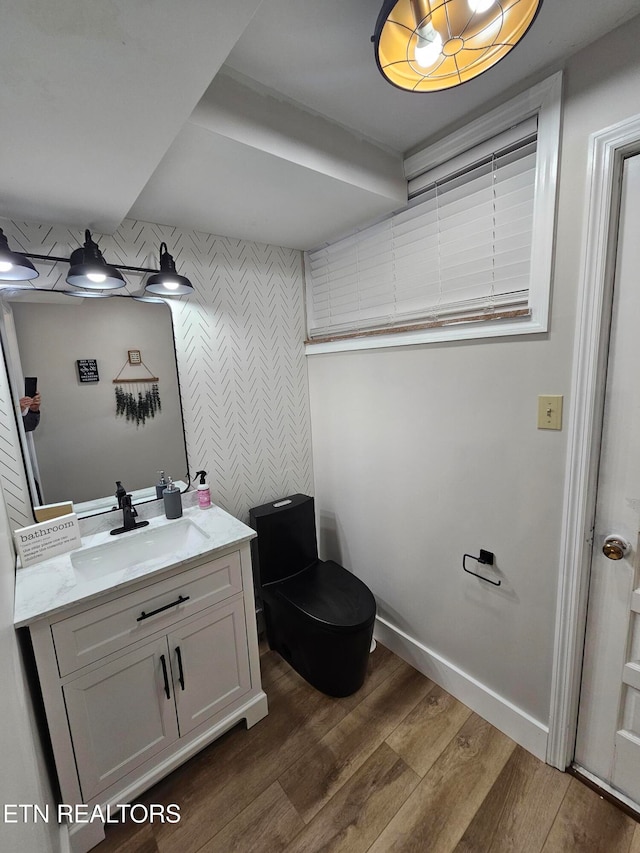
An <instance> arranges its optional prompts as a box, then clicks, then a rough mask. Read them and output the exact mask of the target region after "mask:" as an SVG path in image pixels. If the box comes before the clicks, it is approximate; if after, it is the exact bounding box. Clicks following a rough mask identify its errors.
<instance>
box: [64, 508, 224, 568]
mask: <svg viewBox="0 0 640 853" xmlns="http://www.w3.org/2000/svg"><path fill="white" fill-rule="evenodd" d="M207 539H209V536H208V535H207V534H206V533H205V532H204V530H201V529H200V528H199V527H198V525H197V524H194V523H193V521H190V520H189V519H187V518H180V519H178V520H177V521H172V522H171V523H170V524H163V525H161V526H160V527H154V526H153V522H152V523H151V525H150V526H149V527H144V528H142V529H141V530H136V531H131V532H130V533H122V534H120V535H119V537H118V538H116V537H114V540H115V541H113V542H105V543H104V544H103V545H95V546H94V547H93V548H84V549H82V550H80V551H74V552H73V553H72V554H71V565H72V566H73V568H74V570H75V573H76V575H77V576H78V577H79V578H80V579H81V580H93V579H94V578H98V577H102V576H103V575H108V574H111V572H115V571H122V570H123V569H127V568H129V567H135V566H138V565H140V563H147V562H149V561H152V560H158V559H160V558H162V557H163V556H164V555H165V554H176V553H182V552H186V553H188V552H190V551H191V550H192V549H193V548H195V547H196V546H202V545H204V544H205V543H206V541H207Z"/></svg>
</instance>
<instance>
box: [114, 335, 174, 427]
mask: <svg viewBox="0 0 640 853" xmlns="http://www.w3.org/2000/svg"><path fill="white" fill-rule="evenodd" d="M132 353H135V354H136V355H137V357H136V360H135V361H132V360H131V359H132ZM128 364H135V365H141V366H142V367H144V369H145V370H146V371H147V372H148V373H149V376H148V377H136V378H133V379H126V378H124V377H123V376H122V373H123V372H124V370H125V368H126V367H127V365H128ZM159 381H160V380H159V379H158V377H157V376H153V375H152V373H151V371H150V370H149V368H148V367H147V366H146V364H145V363H144V362H143V361H142V360H141V359H140V353H139V351H138V350H130V351H129V358H128V360H127V361H126V362H125V363H124V365H123V366H122V369H121V370H120V373H118V375H117V376H116V378H115V379H114V380H113V382H114V384H115V386H116V387H115V395H116V417H124V418H126V420H127V421H128V422H131V423H133V422H135V424H136V426H137V427H139V426H140V424H142V425H143V426H144V424H145V423H146V421H147V420H148V419H149V418H154V417H155V416H156V412H161V411H162V402H161V400H160V389H159V387H158V382H159ZM124 383H128V384H129V385H130V386H131V385H132V386H133V387H132V388H127V389H126V390H125V388H124V387H123V384H124ZM149 385H151V388H149Z"/></svg>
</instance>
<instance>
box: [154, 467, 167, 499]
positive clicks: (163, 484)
mask: <svg viewBox="0 0 640 853" xmlns="http://www.w3.org/2000/svg"><path fill="white" fill-rule="evenodd" d="M158 474H160V479H159V480H158V482H157V483H156V498H161V497H162V493H163V492H164V490H165V489H166V488H167V486H168V485H169V484H168V483H167V478H166V477H165V476H164V471H158Z"/></svg>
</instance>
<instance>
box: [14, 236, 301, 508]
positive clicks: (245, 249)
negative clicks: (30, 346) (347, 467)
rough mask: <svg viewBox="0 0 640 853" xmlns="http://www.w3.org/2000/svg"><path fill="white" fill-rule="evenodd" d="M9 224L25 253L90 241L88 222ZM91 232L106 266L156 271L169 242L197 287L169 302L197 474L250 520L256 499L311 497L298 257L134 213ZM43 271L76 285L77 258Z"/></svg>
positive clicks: (47, 281)
mask: <svg viewBox="0 0 640 853" xmlns="http://www.w3.org/2000/svg"><path fill="white" fill-rule="evenodd" d="M0 226H1V227H2V228H3V229H4V232H5V234H6V235H7V237H8V239H9V246H10V248H11V249H13V250H16V251H25V252H33V253H37V254H51V255H60V256H63V257H68V256H69V255H70V253H71V252H72V251H73V249H76V248H78V246H80V245H82V243H83V242H84V231H83V230H80V229H78V230H76V229H74V230H70V229H66V228H63V227H50V226H44V225H38V224H34V223H23V222H11V221H9V220H0ZM93 238H94V240H96V242H98V243H99V246H100V249H101V251H102V253H103V254H104V256H105V260H106V261H107V263H109V262H111V263H116V264H118V263H120V264H126V265H127V266H141V267H154V268H157V267H158V252H159V246H160V243H161V242H162V241H164V242H166V243H167V246H168V249H169V252H170V253H171V254H172V255H173V257H174V260H175V262H176V266H177V268H178V272H180V273H182V274H184V275H186V276H188V277H189V278H190V279H191V282H192V284H193V286H194V288H195V294H194V295H193V296H191V297H189V298H188V299H187V298H186V297H179V298H177V299H173V300H171V309H172V314H173V321H174V329H175V337H176V348H177V354H178V372H179V376H180V385H181V393H182V405H183V411H184V422H185V433H186V439H187V453H188V458H189V466H190V470H191V474H192V475H193V474H194V473H195V471H196V470H199V469H201V468H205V469H206V470H207V471H208V472H209V477H208V479H209V482H210V485H211V493H212V499H213V500H214V501H215V503H218V504H219V505H220V506H222V507H224V508H225V509H226V510H228V511H229V512H231V513H232V514H233V515H235V516H237V517H239V518H241V519H243V520H247V517H248V510H249V508H250V507H251V506H255V505H257V504H260V503H264V502H266V501H269V500H271V499H275V498H277V497H281V496H283V495H286V494H290V493H293V492H298V491H300V492H306V493H310V492H311V491H312V488H313V473H312V464H311V438H310V424H309V406H308V389H307V373H306V363H305V357H304V346H303V341H304V337H305V323H304V304H303V274H302V260H301V255H300V253H299V252H297V251H293V250H290V249H282V248H279V247H276V246H268V245H263V244H259V243H248V242H245V241H243V240H234V239H230V238H227V237H216V236H213V235H211V234H203V233H200V232H196V231H181V230H179V229H176V228H170V227H165V226H160V225H154V224H150V223H146V222H136V221H133V220H125V221H124V223H123V224H122V226H121V227H120V228H119V229H118V231H117V232H116V233H115V234H113V235H112V236H105V237H102V236H101V235H98V234H94V235H93ZM36 266H37V269H38V270H39V272H40V277H39V278H38V279H36V280H35V281H34V282H32V283H33V284H34V286H37V287H46V288H50V289H56V290H62V289H67V288H68V285H66V283H65V276H66V274H67V270H68V265H67V264H63V263H59V264H53V263H52V264H47V263H46V262H45V263H44V264H41V263H37V264H36ZM125 278H126V279H127V281H128V286H127V290H126V291H118V293H123V292H129V293H137V292H139V291H141V289H142V287H143V284H144V277H143V275H142V274H136V273H125ZM15 449H16V451H17V456H16V458H18V459H19V458H20V456H19V449H18V448H15ZM1 469H2V459H1V458H0V471H1ZM0 475H1V474H0Z"/></svg>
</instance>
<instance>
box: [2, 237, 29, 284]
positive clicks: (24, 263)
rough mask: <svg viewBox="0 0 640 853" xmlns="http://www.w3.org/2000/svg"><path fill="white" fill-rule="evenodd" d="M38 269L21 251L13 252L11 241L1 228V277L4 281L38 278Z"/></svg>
mask: <svg viewBox="0 0 640 853" xmlns="http://www.w3.org/2000/svg"><path fill="white" fill-rule="evenodd" d="M37 277H38V270H37V269H36V268H35V267H34V265H33V264H32V263H31V261H30V260H29V259H28V258H27V257H26V256H25V255H22V254H21V253H20V252H12V251H11V249H10V248H9V242H8V240H7V238H6V237H5V235H4V231H3V230H2V228H0V279H1V280H2V281H29V279H32V278H37Z"/></svg>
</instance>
